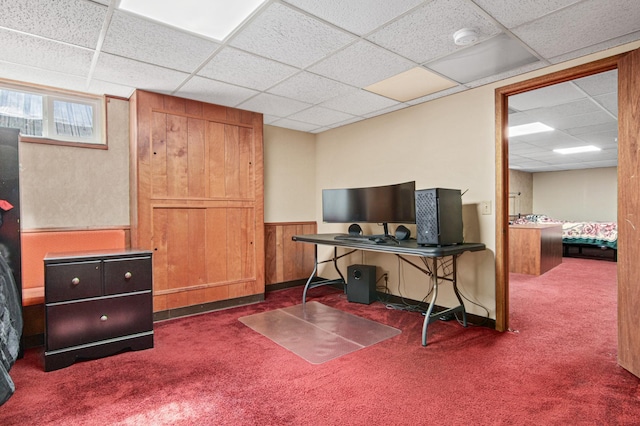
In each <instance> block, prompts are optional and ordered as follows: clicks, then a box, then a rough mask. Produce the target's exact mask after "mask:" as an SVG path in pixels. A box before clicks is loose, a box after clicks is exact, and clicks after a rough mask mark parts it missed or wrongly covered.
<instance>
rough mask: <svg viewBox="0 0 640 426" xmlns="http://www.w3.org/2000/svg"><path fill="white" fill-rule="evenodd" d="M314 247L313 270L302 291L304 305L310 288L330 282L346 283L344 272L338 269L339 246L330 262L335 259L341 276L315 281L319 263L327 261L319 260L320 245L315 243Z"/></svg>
mask: <svg viewBox="0 0 640 426" xmlns="http://www.w3.org/2000/svg"><path fill="white" fill-rule="evenodd" d="M313 248H314V251H313V272H311V275H309V279H308V280H307V283H306V284H305V285H304V290H303V292H302V304H303V305H304V304H305V303H307V291H308V290H309V289H312V288H316V287H320V286H323V285H330V284H342V285H344V283H345V280H344V276H343V275H342V273H341V272H340V270H339V269H338V264H337V257H338V248H337V247H334V248H333V259H331V260H329V262H330V261H333V265H334V267H335V268H336V271H338V275H340V278H338V279H335V280H322V281H313V278H314V277H316V276H317V273H318V265H319V264H320V263H324V262H326V261H323V262H318V245H317V244H315V245H314V246H313Z"/></svg>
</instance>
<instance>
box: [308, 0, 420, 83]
mask: <svg viewBox="0 0 640 426" xmlns="http://www.w3.org/2000/svg"><path fill="white" fill-rule="evenodd" d="M345 3H346V2H345ZM416 65H417V64H416V63H415V62H412V61H409V60H407V59H405V58H402V57H400V56H398V55H396V54H394V53H391V52H389V51H388V50H385V49H382V48H380V47H378V46H376V45H374V44H371V43H369V42H367V41H364V40H361V41H359V42H357V43H355V44H353V45H351V46H348V47H346V48H345V49H343V50H341V51H339V52H337V53H336V54H334V55H332V56H329V57H328V58H327V59H324V60H323V61H322V62H319V63H317V64H316V65H313V66H312V67H310V68H309V71H312V72H314V73H317V74H320V75H324V76H325V77H329V78H333V79H335V80H338V81H342V82H345V83H348V84H351V85H354V86H358V87H365V86H369V85H370V84H373V83H377V82H379V81H381V80H384V79H386V78H389V77H391V76H394V75H396V74H399V73H401V72H404V71H406V70H408V69H411V68H413V67H415V66H416Z"/></svg>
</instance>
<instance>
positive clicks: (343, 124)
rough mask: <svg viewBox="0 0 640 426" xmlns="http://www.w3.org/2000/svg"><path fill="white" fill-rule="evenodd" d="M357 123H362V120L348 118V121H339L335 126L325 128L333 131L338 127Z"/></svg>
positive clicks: (359, 118)
mask: <svg viewBox="0 0 640 426" xmlns="http://www.w3.org/2000/svg"><path fill="white" fill-rule="evenodd" d="M359 121H363V119H362V118H361V117H353V118H350V119H348V120H345V121H341V122H339V123H335V124H332V125H330V126H327V127H328V128H330V129H335V128H338V127H342V126H346V125H347V124H353V123H357V122H359Z"/></svg>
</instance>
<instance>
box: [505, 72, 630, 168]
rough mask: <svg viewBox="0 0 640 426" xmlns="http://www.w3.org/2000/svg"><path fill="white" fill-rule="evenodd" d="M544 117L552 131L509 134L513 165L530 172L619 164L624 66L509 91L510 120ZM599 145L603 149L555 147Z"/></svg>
mask: <svg viewBox="0 0 640 426" xmlns="http://www.w3.org/2000/svg"><path fill="white" fill-rule="evenodd" d="M535 122H540V123H543V124H546V125H547V126H550V127H552V128H553V129H554V130H553V131H550V132H543V133H536V134H531V135H523V136H516V137H510V138H509V168H511V169H515V170H520V171H525V172H531V173H535V172H553V171H560V170H574V169H589V168H598V167H616V166H617V165H618V142H617V141H618V72H617V70H613V71H608V72H605V73H601V74H595V75H592V76H589V77H584V78H580V79H576V80H572V81H570V82H566V83H560V84H556V85H553V86H549V87H545V88H542V89H537V90H533V91H530V92H525V93H521V94H519V95H515V96H511V97H509V125H510V126H517V125H520V124H527V123H535ZM587 145H593V146H595V147H598V148H600V151H597V152H585V153H580V154H558V153H556V152H554V151H553V150H554V149H560V148H574V147H579V146H587Z"/></svg>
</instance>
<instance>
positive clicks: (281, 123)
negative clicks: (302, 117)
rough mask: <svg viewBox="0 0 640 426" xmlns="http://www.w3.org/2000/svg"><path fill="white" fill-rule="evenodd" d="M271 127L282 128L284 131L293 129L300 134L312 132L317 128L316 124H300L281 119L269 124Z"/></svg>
mask: <svg viewBox="0 0 640 426" xmlns="http://www.w3.org/2000/svg"><path fill="white" fill-rule="evenodd" d="M271 126H276V127H284V128H286V129H293V130H298V131H301V132H311V131H312V130H315V129H317V128H318V126H317V125H316V124H309V123H302V122H300V121H296V120H290V119H288V118H283V119H281V120H278V121H276V122H274V123H271Z"/></svg>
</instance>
